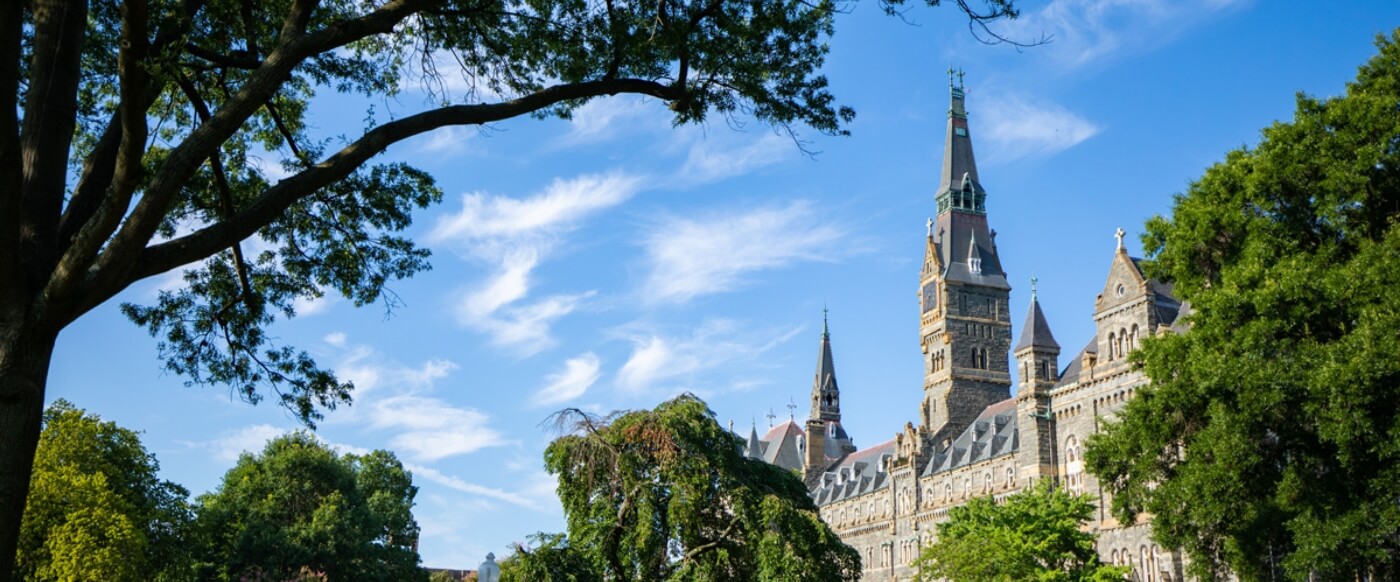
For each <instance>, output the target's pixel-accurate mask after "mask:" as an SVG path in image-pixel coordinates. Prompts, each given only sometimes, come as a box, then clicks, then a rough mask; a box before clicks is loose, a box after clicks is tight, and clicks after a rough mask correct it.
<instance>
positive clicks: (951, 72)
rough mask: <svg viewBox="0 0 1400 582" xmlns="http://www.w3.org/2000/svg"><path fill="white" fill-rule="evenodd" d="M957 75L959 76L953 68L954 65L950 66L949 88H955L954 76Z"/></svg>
mask: <svg viewBox="0 0 1400 582" xmlns="http://www.w3.org/2000/svg"><path fill="white" fill-rule="evenodd" d="M955 74H957V70H956V69H954V68H953V65H948V86H949V87H952V86H953V75H955Z"/></svg>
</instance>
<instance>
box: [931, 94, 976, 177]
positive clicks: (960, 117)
mask: <svg viewBox="0 0 1400 582" xmlns="http://www.w3.org/2000/svg"><path fill="white" fill-rule="evenodd" d="M963 102H964V95H963V91H962V89H960V88H956V87H955V88H953V91H952V104H951V108H950V109H949V111H948V133H947V137H946V138H945V139H944V141H943V168H942V172H940V173H939V175H938V191H939V192H947V191H948V190H950V189H952V188H958V189H961V188H962V187H963V177H964V176H966V177H968V178H970V179H971V180H972V185H973V188H975V189H976V190H977V191H978V192H979V193H980V191H981V190H982V180H980V179H978V178H977V159H976V157H975V156H973V155H972V136H971V135H970V132H969V131H968V127H967V111H966V109H965V108H964V105H963ZM959 128H961V129H962V130H963V131H962V135H958V132H957V131H956V130H957V129H959Z"/></svg>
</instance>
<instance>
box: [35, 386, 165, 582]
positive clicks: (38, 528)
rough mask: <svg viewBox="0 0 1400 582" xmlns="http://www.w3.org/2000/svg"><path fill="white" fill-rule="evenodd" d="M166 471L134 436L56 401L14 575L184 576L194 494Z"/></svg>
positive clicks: (46, 420)
mask: <svg viewBox="0 0 1400 582" xmlns="http://www.w3.org/2000/svg"><path fill="white" fill-rule="evenodd" d="M159 470H160V465H159V463H157V462H156V458H155V456H154V455H151V454H150V453H147V452H146V449H145V447H143V446H141V440H140V438H138V437H137V435H136V433H135V432H132V431H130V430H127V429H124V428H121V427H119V426H117V425H116V424H114V423H112V422H104V421H103V420H102V419H101V418H98V417H97V416H96V415H92V414H87V413H86V412H84V411H83V410H81V409H78V408H75V407H74V406H73V405H72V404H70V403H68V402H67V401H65V400H58V401H57V402H54V403H53V404H52V405H50V406H49V408H48V410H46V411H45V412H44V432H43V434H42V435H41V436H40V437H39V448H38V452H37V454H36V455H35V460H34V478H33V484H32V485H31V486H30V489H29V500H28V506H29V507H28V510H27V511H26V512H25V517H24V524H23V525H22V526H21V530H20V531H21V533H20V544H19V548H20V549H19V556H18V559H17V560H16V564H15V574H16V577H17V578H20V579H23V580H32V581H40V580H114V581H126V580H131V581H137V580H175V579H186V576H187V575H188V574H189V571H188V568H187V566H188V556H187V554H186V553H185V552H184V550H183V543H184V537H185V534H186V533H187V530H188V526H189V523H190V519H191V513H190V507H189V504H188V503H187V501H186V498H187V497H188V496H189V493H188V492H187V491H185V489H184V488H182V487H180V486H179V485H176V484H174V483H171V482H169V481H162V480H160V479H159V478H158V477H157V473H158V472H159Z"/></svg>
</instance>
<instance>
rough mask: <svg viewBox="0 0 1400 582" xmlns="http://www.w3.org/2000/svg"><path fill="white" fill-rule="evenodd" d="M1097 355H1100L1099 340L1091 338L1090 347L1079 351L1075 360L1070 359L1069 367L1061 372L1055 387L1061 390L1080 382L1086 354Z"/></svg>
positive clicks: (1086, 346) (1087, 346)
mask: <svg viewBox="0 0 1400 582" xmlns="http://www.w3.org/2000/svg"><path fill="white" fill-rule="evenodd" d="M1097 353H1099V338H1097V337H1091V338H1089V343H1088V345H1085V346H1084V349H1082V350H1079V353H1077V354H1075V355H1074V358H1072V359H1070V361H1069V365H1068V366H1065V369H1064V371H1062V372H1060V380H1059V381H1058V382H1056V383H1055V387H1056V388H1059V387H1061V386H1067V385H1069V384H1073V383H1075V382H1078V381H1079V373H1080V372H1082V371H1083V370H1084V354H1097Z"/></svg>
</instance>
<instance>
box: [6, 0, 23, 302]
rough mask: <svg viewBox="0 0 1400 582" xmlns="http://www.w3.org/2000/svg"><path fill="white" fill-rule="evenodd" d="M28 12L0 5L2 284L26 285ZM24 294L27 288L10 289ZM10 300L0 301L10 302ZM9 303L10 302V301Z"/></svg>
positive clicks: (14, 4)
mask: <svg viewBox="0 0 1400 582" xmlns="http://www.w3.org/2000/svg"><path fill="white" fill-rule="evenodd" d="M23 27H24V9H23V8H22V6H21V3H19V2H0V281H22V280H23V279H24V275H23V273H22V272H21V269H20V248H19V224H20V209H21V208H22V202H21V200H22V198H21V192H22V185H23V183H24V173H23V172H22V171H21V166H20V141H19V116H18V113H16V111H17V110H18V109H19V98H18V96H19V59H20V54H21V52H20V42H19V39H20V37H21V36H23V35H22V34H21V31H22V29H23ZM5 287H6V288H7V289H8V290H10V291H11V292H14V293H16V294H18V293H23V290H22V289H23V287H25V286H24V285H6V286H5ZM9 299H11V298H10V297H4V298H0V300H9ZM7 302H8V301H7Z"/></svg>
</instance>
